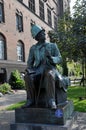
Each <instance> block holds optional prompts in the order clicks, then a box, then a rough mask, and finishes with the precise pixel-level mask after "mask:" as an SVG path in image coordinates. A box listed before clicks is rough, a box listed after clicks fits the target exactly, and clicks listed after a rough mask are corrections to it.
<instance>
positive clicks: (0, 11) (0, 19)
mask: <svg viewBox="0 0 86 130" xmlns="http://www.w3.org/2000/svg"><path fill="white" fill-rule="evenodd" d="M1 22H4V3H3V0H0V23H1Z"/></svg>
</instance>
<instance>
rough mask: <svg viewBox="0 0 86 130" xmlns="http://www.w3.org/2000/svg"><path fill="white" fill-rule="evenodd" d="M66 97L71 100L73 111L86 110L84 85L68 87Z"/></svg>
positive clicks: (85, 89)
mask: <svg viewBox="0 0 86 130" xmlns="http://www.w3.org/2000/svg"><path fill="white" fill-rule="evenodd" d="M68 99H69V100H72V101H73V103H74V109H75V111H79V112H86V87H81V86H71V87H69V89H68ZM80 99H81V100H80Z"/></svg>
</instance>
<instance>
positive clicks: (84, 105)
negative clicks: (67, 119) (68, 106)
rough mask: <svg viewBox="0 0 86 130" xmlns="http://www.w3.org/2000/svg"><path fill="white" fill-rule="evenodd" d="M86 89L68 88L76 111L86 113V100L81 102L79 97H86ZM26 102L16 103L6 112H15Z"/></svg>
mask: <svg viewBox="0 0 86 130" xmlns="http://www.w3.org/2000/svg"><path fill="white" fill-rule="evenodd" d="M85 92H86V91H85V88H84V87H80V86H77V87H76V86H72V87H69V88H68V93H67V94H68V100H72V101H73V104H74V109H75V111H79V112H86V98H85V99H84V100H79V97H86V93H85ZM25 102H26V101H22V102H19V103H16V104H14V105H11V106H9V107H8V108H7V109H6V110H14V109H16V108H20V107H21V106H23V105H24V104H25Z"/></svg>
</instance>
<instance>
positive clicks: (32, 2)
mask: <svg viewBox="0 0 86 130" xmlns="http://www.w3.org/2000/svg"><path fill="white" fill-rule="evenodd" d="M28 6H29V9H30V10H31V11H32V12H34V13H35V0H29V2H28Z"/></svg>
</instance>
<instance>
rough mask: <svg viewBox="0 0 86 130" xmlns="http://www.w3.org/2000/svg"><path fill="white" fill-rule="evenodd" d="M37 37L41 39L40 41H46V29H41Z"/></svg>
mask: <svg viewBox="0 0 86 130" xmlns="http://www.w3.org/2000/svg"><path fill="white" fill-rule="evenodd" d="M37 39H38V41H40V42H44V41H45V39H46V37H45V31H44V30H43V31H41V32H40V33H39V34H38V35H37Z"/></svg>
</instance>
